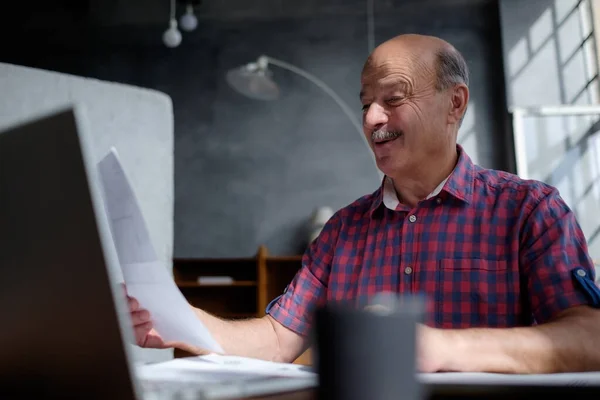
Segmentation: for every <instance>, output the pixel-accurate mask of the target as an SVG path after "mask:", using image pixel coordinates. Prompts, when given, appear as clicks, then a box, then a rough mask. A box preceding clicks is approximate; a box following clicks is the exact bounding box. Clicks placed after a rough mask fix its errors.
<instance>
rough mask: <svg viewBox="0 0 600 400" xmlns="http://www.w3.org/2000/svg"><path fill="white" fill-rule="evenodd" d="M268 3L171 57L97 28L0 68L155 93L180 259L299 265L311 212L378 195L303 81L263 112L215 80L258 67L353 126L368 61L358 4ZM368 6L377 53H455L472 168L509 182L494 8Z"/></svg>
mask: <svg viewBox="0 0 600 400" xmlns="http://www.w3.org/2000/svg"><path fill="white" fill-rule="evenodd" d="M116 3H119V2H115V1H113V2H112V4H113V6H114V5H115V4H116ZM205 3H208V1H206V2H205ZM272 3H273V2H272V1H264V2H256V3H255V4H262V5H263V8H262V11H263V12H256V11H254V12H252V10H255V9H254V8H249V7H245V8H242V7H239V8H236V7H230V8H229V10H230V11H229V12H227V7H224V6H220V7H213V8H212V11H211V10H207V12H209V11H210V13H209V14H206V15H203V16H201V23H200V26H199V29H198V30H197V31H196V32H193V33H191V34H189V33H185V34H184V41H183V43H182V45H181V46H180V47H179V48H176V49H166V48H164V47H163V46H162V44H161V42H160V36H161V34H162V31H163V30H164V24H163V25H160V26H144V27H141V26H129V27H127V26H106V25H109V24H106V23H103V24H102V25H103V26H102V27H98V26H96V27H91V28H78V30H77V32H76V34H72V32H68V31H65V30H61V31H58V32H55V33H53V34H48V33H47V32H45V33H42V32H39V31H38V32H35V33H32V32H31V31H28V33H24V36H23V38H24V39H23V40H26V41H27V42H28V43H29V45H28V47H27V50H26V51H25V50H24V49H25V47H21V46H20V47H16V46H10V45H9V44H10V43H9V42H7V43H5V47H4V50H5V51H4V52H3V53H2V56H0V59H2V61H11V62H18V63H22V64H26V65H32V66H38V67H43V68H49V69H54V70H58V71H63V72H70V73H75V74H79V75H84V76H92V77H97V78H100V79H109V80H114V81H119V82H127V83H132V84H136V85H141V86H147V87H152V88H156V89H158V90H162V91H164V92H166V93H167V94H169V95H170V96H171V97H172V99H173V104H174V113H175V135H176V137H175V140H176V142H175V160H176V161H175V195H176V198H175V256H176V257H208V256H214V257H220V256H248V255H252V254H254V253H255V252H256V249H257V246H258V245H260V244H266V245H267V246H268V248H269V251H270V252H271V253H273V254H291V253H298V252H300V251H302V250H303V248H304V245H305V243H304V236H305V232H304V226H305V222H306V220H307V219H308V218H309V216H310V214H311V212H312V210H313V209H314V208H315V207H318V206H324V205H327V206H331V207H333V208H339V207H342V206H344V205H346V204H348V203H350V202H352V201H353V200H354V199H356V198H357V197H360V196H362V195H364V194H366V193H369V192H371V191H373V190H375V189H376V187H377V186H378V184H379V182H378V178H377V174H376V172H375V170H374V167H373V163H372V161H371V158H370V154H369V153H368V150H367V149H366V148H365V146H364V144H363V142H362V141H361V138H360V137H359V135H358V133H357V132H356V131H355V130H354V128H353V126H352V125H351V124H350V123H349V121H348V120H347V119H346V117H345V116H344V114H342V113H341V111H340V110H339V108H338V107H337V105H336V104H335V103H334V102H333V101H332V100H331V99H330V98H329V97H327V96H326V95H325V94H324V93H323V92H322V91H321V90H320V89H318V88H317V87H316V86H314V85H313V84H312V83H310V82H308V81H307V80H305V79H303V78H301V77H299V76H297V75H294V74H292V73H289V72H287V71H285V70H281V69H277V68H276V67H273V72H274V76H275V79H276V80H277V81H278V82H279V83H280V87H281V93H282V96H281V98H280V100H279V101H277V102H269V103H265V102H260V101H253V100H249V99H246V98H243V97H242V96H241V95H239V94H237V93H235V92H234V91H233V90H232V89H230V88H229V87H228V86H226V83H225V80H224V74H225V72H226V71H227V70H228V69H229V68H232V67H235V66H238V65H241V64H243V63H246V62H248V61H251V60H253V59H256V57H257V56H259V55H260V54H267V55H270V56H272V57H275V58H279V59H282V60H285V61H288V62H290V63H293V64H295V65H297V66H299V67H301V68H304V69H306V70H308V71H310V72H311V73H313V74H315V75H316V76H318V77H319V78H320V79H322V80H323V81H325V82H327V84H329V85H330V86H331V87H332V88H333V89H334V90H335V91H337V92H338V93H339V94H340V96H341V97H342V98H343V99H344V100H346V101H347V102H348V103H349V104H350V106H351V107H353V108H354V109H355V110H356V118H359V117H360V104H359V101H358V91H359V74H360V70H361V68H362V63H363V61H364V59H365V57H366V55H367V50H368V49H367V31H366V28H367V25H366V22H365V18H366V17H365V12H364V11H365V4H364V2H363V1H344V2H342V1H334V0H328V1H321V2H318V3H317V2H308V3H307V4H308V5H305V6H304V7H299V5H300V4H302V3H301V2H300V3H299V2H294V4H296V6H297V7H296V8H298V7H299V9H298V10H297V11H296V14H294V12H295V11H294V10H293V7H284V6H283V5H282V4H286V2H277V3H279V4H280V6H279V7H271V8H268V6H269V5H271V6H273V4H272ZM237 4H242V3H237ZM243 4H248V2H243ZM317 4H318V5H317ZM375 4H376V7H375V10H376V14H375V21H376V24H375V25H376V35H375V41H376V43H380V42H381V41H383V40H385V39H387V38H390V37H392V36H394V35H397V34H400V33H407V32H417V33H427V34H435V35H438V36H440V37H442V38H444V39H447V40H448V41H450V42H451V43H453V44H454V45H455V46H456V47H457V48H458V49H459V50H460V51H462V52H463V53H464V55H465V57H466V59H467V61H468V63H469V66H470V68H471V71H472V81H473V84H472V106H471V107H470V109H469V112H470V113H471V114H472V115H470V121H471V123H470V126H469V127H468V130H469V131H468V132H465V135H463V136H464V137H467V136H468V137H469V138H470V139H465V140H469V143H471V147H470V148H471V149H472V150H470V151H471V152H472V156H473V158H474V159H476V160H477V161H478V162H479V163H480V164H482V165H484V166H488V167H494V168H500V169H510V168H511V164H510V159H511V153H510V151H508V148H507V145H506V138H507V131H506V127H507V125H506V113H505V104H504V86H503V70H502V58H501V44H500V33H499V28H498V10H497V5H496V4H495V2H493V1H457V0H454V1H443V0H439V1H421V2H416V1H400V0H398V1H395V2H376V3H375ZM203 7H207V6H204V5H203ZM257 7H258V6H257ZM310 7H313V8H310ZM117 8H118V7H117ZM258 9H261V8H260V7H258ZM236 10H237V11H236ZM246 17H247V18H246ZM41 37H43V42H40V38H41ZM124 112H126V110H124Z"/></svg>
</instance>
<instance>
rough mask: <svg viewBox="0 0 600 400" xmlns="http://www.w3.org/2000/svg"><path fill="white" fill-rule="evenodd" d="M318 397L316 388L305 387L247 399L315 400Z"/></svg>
mask: <svg viewBox="0 0 600 400" xmlns="http://www.w3.org/2000/svg"><path fill="white" fill-rule="evenodd" d="M316 398H317V394H316V391H315V390H314V389H305V390H299V391H295V392H288V393H280V394H274V395H270V396H260V397H252V398H249V399H246V400H315V399H316Z"/></svg>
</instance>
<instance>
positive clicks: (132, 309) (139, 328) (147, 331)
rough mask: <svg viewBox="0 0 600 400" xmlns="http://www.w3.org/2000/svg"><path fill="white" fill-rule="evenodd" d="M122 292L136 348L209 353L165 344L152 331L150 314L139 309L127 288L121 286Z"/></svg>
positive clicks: (195, 348)
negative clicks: (173, 349)
mask: <svg viewBox="0 0 600 400" xmlns="http://www.w3.org/2000/svg"><path fill="white" fill-rule="evenodd" d="M122 287H123V291H124V293H125V296H126V298H127V304H128V305H129V315H130V317H131V321H132V323H133V331H134V335H135V342H136V344H137V345H138V346H140V347H144V348H149V349H169V348H177V349H181V350H184V351H186V352H188V353H191V354H195V355H203V354H209V353H210V352H209V351H206V350H204V349H201V348H198V347H194V346H191V345H188V344H185V343H181V342H165V341H164V340H163V338H162V337H161V336H160V335H159V334H158V332H156V330H155V329H154V324H153V323H152V318H151V315H150V312H149V311H148V310H146V309H143V308H141V307H140V303H139V302H138V301H137V299H135V298H134V297H131V296H129V295H128V294H127V288H126V287H125V285H122Z"/></svg>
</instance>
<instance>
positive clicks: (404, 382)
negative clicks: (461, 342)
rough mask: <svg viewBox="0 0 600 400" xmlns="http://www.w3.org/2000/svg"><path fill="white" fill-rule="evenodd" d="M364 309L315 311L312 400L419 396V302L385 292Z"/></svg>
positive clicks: (339, 305)
mask: <svg viewBox="0 0 600 400" xmlns="http://www.w3.org/2000/svg"><path fill="white" fill-rule="evenodd" d="M368 308H371V309H363V310H357V309H356V308H353V307H352V306H350V305H346V304H343V303H329V304H327V305H326V306H323V307H320V308H318V309H317V310H316V313H315V325H314V326H315V330H314V332H313V334H314V338H315V354H314V365H315V367H316V371H317V372H318V374H319V389H318V399H319V400H326V399H327V400H366V399H368V400H388V399H394V400H396V399H407V400H417V399H420V396H421V390H420V385H419V383H418V381H417V376H416V374H417V366H416V349H415V347H416V329H417V324H418V323H421V322H422V319H423V314H424V302H423V301H422V299H421V298H419V297H402V298H398V297H396V296H395V295H385V296H383V297H382V296H380V297H379V298H376V299H375V301H374V302H372V303H371V306H370V307H368Z"/></svg>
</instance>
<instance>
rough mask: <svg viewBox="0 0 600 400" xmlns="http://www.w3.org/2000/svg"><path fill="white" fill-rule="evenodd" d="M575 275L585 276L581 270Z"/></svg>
mask: <svg viewBox="0 0 600 400" xmlns="http://www.w3.org/2000/svg"><path fill="white" fill-rule="evenodd" d="M577 275H579V276H585V271H584V270H582V269H580V270H577Z"/></svg>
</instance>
